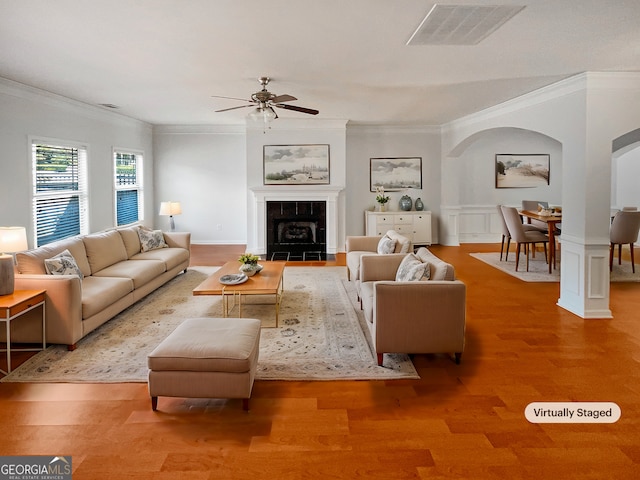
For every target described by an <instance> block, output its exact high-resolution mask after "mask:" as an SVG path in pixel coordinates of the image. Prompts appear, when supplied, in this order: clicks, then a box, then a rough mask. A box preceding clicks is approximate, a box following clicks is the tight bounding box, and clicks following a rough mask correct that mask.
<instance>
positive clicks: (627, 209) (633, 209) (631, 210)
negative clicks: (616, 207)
mask: <svg viewBox="0 0 640 480" xmlns="http://www.w3.org/2000/svg"><path fill="white" fill-rule="evenodd" d="M622 211H623V212H637V211H638V207H622Z"/></svg>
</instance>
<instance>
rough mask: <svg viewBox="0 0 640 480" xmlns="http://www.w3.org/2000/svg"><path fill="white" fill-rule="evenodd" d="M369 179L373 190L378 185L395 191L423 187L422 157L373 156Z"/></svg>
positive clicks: (386, 189) (373, 190)
mask: <svg viewBox="0 0 640 480" xmlns="http://www.w3.org/2000/svg"><path fill="white" fill-rule="evenodd" d="M370 162H371V163H370V165H369V167H370V168H369V180H370V188H371V191H372V192H375V191H376V188H377V187H384V189H385V191H388V192H393V191H399V190H404V189H405V188H422V157H395V158H372V159H370Z"/></svg>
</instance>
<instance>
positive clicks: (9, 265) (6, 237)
mask: <svg viewBox="0 0 640 480" xmlns="http://www.w3.org/2000/svg"><path fill="white" fill-rule="evenodd" d="M28 248H29V245H28V244H27V231H26V229H25V228H24V227H0V252H2V253H0V295H11V294H12V293H13V289H14V284H15V277H14V272H13V266H14V263H15V262H14V258H13V253H15V252H22V251H24V250H27V249H28ZM9 253H10V254H11V255H8V254H9Z"/></svg>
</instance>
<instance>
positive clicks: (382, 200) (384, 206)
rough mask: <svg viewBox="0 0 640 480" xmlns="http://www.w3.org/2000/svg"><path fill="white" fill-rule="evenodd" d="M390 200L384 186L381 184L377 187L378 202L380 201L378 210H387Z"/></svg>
mask: <svg viewBox="0 0 640 480" xmlns="http://www.w3.org/2000/svg"><path fill="white" fill-rule="evenodd" d="M388 201H389V195H385V194H384V187H383V186H382V185H379V186H377V187H376V202H378V211H379V212H386V211H387V202H388Z"/></svg>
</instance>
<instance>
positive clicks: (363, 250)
mask: <svg viewBox="0 0 640 480" xmlns="http://www.w3.org/2000/svg"><path fill="white" fill-rule="evenodd" d="M384 236H387V237H389V238H391V239H393V240H395V241H396V244H395V250H394V252H393V253H408V252H410V251H411V240H409V239H408V238H407V237H405V236H404V235H400V234H399V233H398V232H396V231H395V230H389V231H388V232H387V233H386V234H385V235H384ZM382 237H383V236H382V235H381V236H364V235H361V236H357V235H356V236H349V237H347V241H346V245H345V250H346V252H347V255H346V260H347V279H348V280H351V281H354V282H355V281H357V280H358V279H359V278H360V273H359V272H360V257H361V256H362V255H365V254H371V253H377V252H378V244H379V243H380V239H381V238H382Z"/></svg>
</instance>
